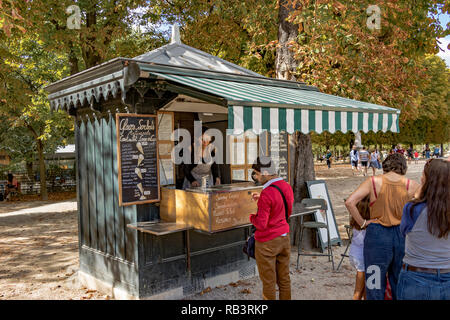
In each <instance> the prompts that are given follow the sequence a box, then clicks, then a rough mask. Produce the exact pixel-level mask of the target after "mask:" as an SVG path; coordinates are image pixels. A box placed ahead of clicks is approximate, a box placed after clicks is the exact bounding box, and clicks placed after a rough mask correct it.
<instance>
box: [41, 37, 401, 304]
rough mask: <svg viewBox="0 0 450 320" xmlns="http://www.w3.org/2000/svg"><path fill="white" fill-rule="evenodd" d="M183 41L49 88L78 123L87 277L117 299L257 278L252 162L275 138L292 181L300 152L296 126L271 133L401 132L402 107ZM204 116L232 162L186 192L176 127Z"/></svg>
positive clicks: (83, 276) (175, 294) (176, 294)
mask: <svg viewBox="0 0 450 320" xmlns="http://www.w3.org/2000/svg"><path fill="white" fill-rule="evenodd" d="M177 39H179V37H178V38H177V37H175V40H174V41H172V43H170V44H168V45H166V46H163V47H161V48H158V49H156V50H154V51H151V52H149V53H146V54H144V55H142V56H139V57H136V58H134V59H128V58H116V59H113V60H110V61H108V62H105V63H103V64H101V65H98V66H95V67H92V68H90V69H88V70H85V71H82V72H80V73H78V74H75V75H73V76H70V77H67V78H65V79H62V80H60V81H58V82H55V83H53V84H51V85H49V86H48V87H47V88H46V90H47V91H48V92H49V100H50V103H51V107H52V108H53V109H55V110H56V109H63V110H65V111H66V112H68V113H69V114H70V115H72V116H73V118H74V121H75V135H76V161H77V201H78V223H79V229H78V230H79V253H80V268H79V272H78V274H79V278H80V280H81V281H82V282H83V283H84V284H85V285H86V286H87V287H89V288H94V289H97V290H102V291H105V292H107V293H108V294H110V295H112V296H113V297H114V298H118V299H121V298H124V299H130V298H138V299H145V298H152V299H165V298H171V299H177V298H182V297H185V296H187V295H189V294H193V293H196V292H200V291H202V290H204V289H205V288H208V287H211V288H214V287H216V286H218V285H224V284H228V283H230V282H235V281H238V280H239V279H244V278H247V277H253V276H256V275H257V270H256V265H255V261H254V260H249V259H248V258H247V257H246V256H245V255H244V254H243V252H242V246H243V244H244V242H245V240H246V238H247V236H248V234H249V226H250V224H249V223H248V221H249V220H248V214H249V212H252V211H255V209H256V206H255V204H254V203H252V202H251V201H249V199H250V193H251V191H253V190H258V188H261V187H257V186H255V185H254V184H253V183H251V182H248V181H249V180H250V179H249V178H250V176H249V174H250V171H251V163H252V161H251V160H252V159H254V158H255V157H256V156H257V154H256V152H255V151H256V150H257V149H258V148H260V146H261V145H264V143H265V144H266V147H265V148H266V150H268V148H274V147H275V150H276V153H278V156H277V159H278V160H277V161H278V165H279V173H280V175H281V176H283V177H284V178H285V179H286V180H288V181H291V183H292V181H293V179H292V177H293V172H292V170H291V168H292V167H293V163H294V161H295V159H294V157H290V156H289V153H290V152H291V153H292V147H291V146H290V144H289V135H288V134H285V135H280V136H277V137H276V136H275V135H269V136H268V137H266V138H261V136H260V135H259V136H258V134H260V133H261V132H264V131H270V132H272V133H273V132H287V133H293V132H294V131H295V130H301V131H302V132H310V131H316V132H321V131H323V130H328V131H330V132H334V131H335V130H341V131H343V132H346V131H348V130H353V131H358V130H373V131H376V130H391V131H398V113H397V110H395V109H390V108H387V107H381V106H376V105H373V104H368V103H363V102H358V101H354V100H350V99H344V98H339V97H334V96H330V95H326V94H323V93H320V92H319V91H318V90H317V89H316V88H314V87H310V86H307V85H305V84H302V83H298V82H291V81H283V80H276V79H269V78H266V77H263V76H261V75H259V74H256V73H254V72H252V71H250V70H246V69H244V68H242V67H239V66H236V65H234V64H231V63H229V62H226V61H224V60H221V59H219V58H216V57H213V56H211V55H209V54H206V53H204V52H201V51H199V50H197V49H195V48H192V47H189V46H186V45H184V44H182V43H181V42H179V40H177ZM194 121H202V122H203V124H205V125H206V126H208V127H210V128H214V129H216V130H219V131H220V132H222V133H223V134H224V136H225V137H227V139H225V140H224V141H223V142H222V143H223V146H224V150H229V152H228V154H225V157H227V159H228V160H230V159H231V160H230V161H227V162H225V164H224V165H221V168H220V169H221V170H220V174H221V179H222V185H221V186H218V187H212V188H210V189H201V190H200V189H198V190H190V191H185V190H180V189H179V188H177V182H178V181H177V180H178V179H179V176H180V175H179V169H178V168H177V166H176V165H174V164H173V163H171V161H170V150H171V149H172V148H173V147H174V141H173V140H171V139H170V138H169V136H170V132H171V131H172V130H173V129H177V128H188V129H190V130H192V126H193V123H194ZM229 130H231V131H229ZM247 130H253V131H255V132H257V137H256V138H255V136H245V135H243V132H244V131H247ZM227 133H228V134H227ZM230 133H231V134H230ZM275 137H276V138H275ZM280 137H281V138H280ZM239 139H241V142H242V143H243V144H236V147H234V143H237V142H239V141H238V140H239ZM273 139H278V140H273ZM242 145H243V147H242ZM239 146H241V147H242V149H239V148H241V147H239ZM271 152H272V151H271ZM271 152H269V153H271ZM272 155H274V153H272ZM239 157H241V158H243V159H244V160H243V161H235V160H236V159H238V158H239ZM233 159H234V160H233ZM246 181H247V182H246ZM295 208H296V209H295V213H297V214H298V213H299V212H302V211H303V212H304V211H308V210H309V211H311V210H313V211H314V210H315V209H314V208H310V209H305V208H301V207H299V206H298V205H296V207H295Z"/></svg>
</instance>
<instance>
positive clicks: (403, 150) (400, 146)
mask: <svg viewBox="0 0 450 320" xmlns="http://www.w3.org/2000/svg"><path fill="white" fill-rule="evenodd" d="M395 152H398V153H401V154H403V155H404V154H405V149H403V148H402V145H401V144H398V145H397V149H396V151H395Z"/></svg>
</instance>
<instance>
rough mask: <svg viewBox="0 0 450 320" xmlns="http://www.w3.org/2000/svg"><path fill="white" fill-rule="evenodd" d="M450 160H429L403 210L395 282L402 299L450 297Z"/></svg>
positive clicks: (441, 298) (445, 298)
mask: <svg viewBox="0 0 450 320" xmlns="http://www.w3.org/2000/svg"><path fill="white" fill-rule="evenodd" d="M449 171H450V162H449V161H445V160H442V159H431V160H429V161H428V162H427V163H426V164H425V167H424V170H423V174H422V185H421V188H420V190H419V192H418V196H417V197H416V199H414V200H413V201H411V202H409V203H407V204H406V205H405V207H404V209H403V216H402V221H401V224H400V231H401V232H402V233H403V235H404V236H406V241H405V256H404V258H403V267H402V271H401V273H400V276H399V282H398V298H399V299H402V300H411V299H412V300H450V236H449V233H450V199H449V197H450V192H449Z"/></svg>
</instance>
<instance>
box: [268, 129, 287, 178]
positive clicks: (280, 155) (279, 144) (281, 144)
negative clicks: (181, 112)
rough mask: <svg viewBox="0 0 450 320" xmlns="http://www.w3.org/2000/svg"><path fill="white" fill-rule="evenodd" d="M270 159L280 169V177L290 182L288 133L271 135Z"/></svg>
mask: <svg viewBox="0 0 450 320" xmlns="http://www.w3.org/2000/svg"><path fill="white" fill-rule="evenodd" d="M269 146H270V157H271V158H272V161H274V162H275V166H276V168H277V169H278V176H279V177H280V178H283V179H284V180H285V181H286V182H288V183H290V181H289V135H288V133H287V132H280V133H277V134H272V133H271V134H269Z"/></svg>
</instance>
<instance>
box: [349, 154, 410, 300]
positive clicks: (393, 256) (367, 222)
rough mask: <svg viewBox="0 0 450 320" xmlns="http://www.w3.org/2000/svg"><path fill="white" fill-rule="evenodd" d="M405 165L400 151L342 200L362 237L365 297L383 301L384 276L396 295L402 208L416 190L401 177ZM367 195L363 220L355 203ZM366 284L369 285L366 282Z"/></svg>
mask: <svg viewBox="0 0 450 320" xmlns="http://www.w3.org/2000/svg"><path fill="white" fill-rule="evenodd" d="M406 170H407V164H406V160H405V157H404V156H403V155H402V154H401V153H394V154H390V155H389V156H387V157H386V159H384V161H383V174H382V175H378V176H375V177H374V176H372V177H370V178H369V179H367V180H365V181H364V182H363V183H362V184H361V185H360V186H359V187H358V188H357V189H356V190H355V191H354V192H353V193H352V194H351V195H350V197H348V199H347V200H346V201H345V206H346V207H347V210H348V211H349V212H350V214H351V215H352V217H353V218H354V219H355V221H356V222H357V223H358V224H359V225H360V227H361V229H366V235H365V237H364V267H365V269H366V270H365V278H366V285H367V286H366V297H367V300H384V297H385V292H386V286H387V278H386V275H388V279H389V284H390V286H391V291H392V298H393V300H396V298H397V295H396V294H397V282H398V276H399V274H400V271H401V268H402V260H403V255H404V253H405V238H404V237H403V235H402V234H401V233H400V222H401V218H402V212H403V207H404V206H405V204H406V203H408V201H410V200H411V199H412V198H413V196H414V194H415V193H416V190H417V188H418V187H419V184H418V183H417V182H415V181H413V180H409V179H408V178H406V177H405V174H406ZM368 195H369V196H370V204H369V207H370V219H364V218H363V217H362V216H361V213H360V212H359V211H358V208H357V206H356V205H357V203H358V202H359V201H361V200H362V199H364V198H365V197H366V196H368ZM369 283H370V285H369Z"/></svg>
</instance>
